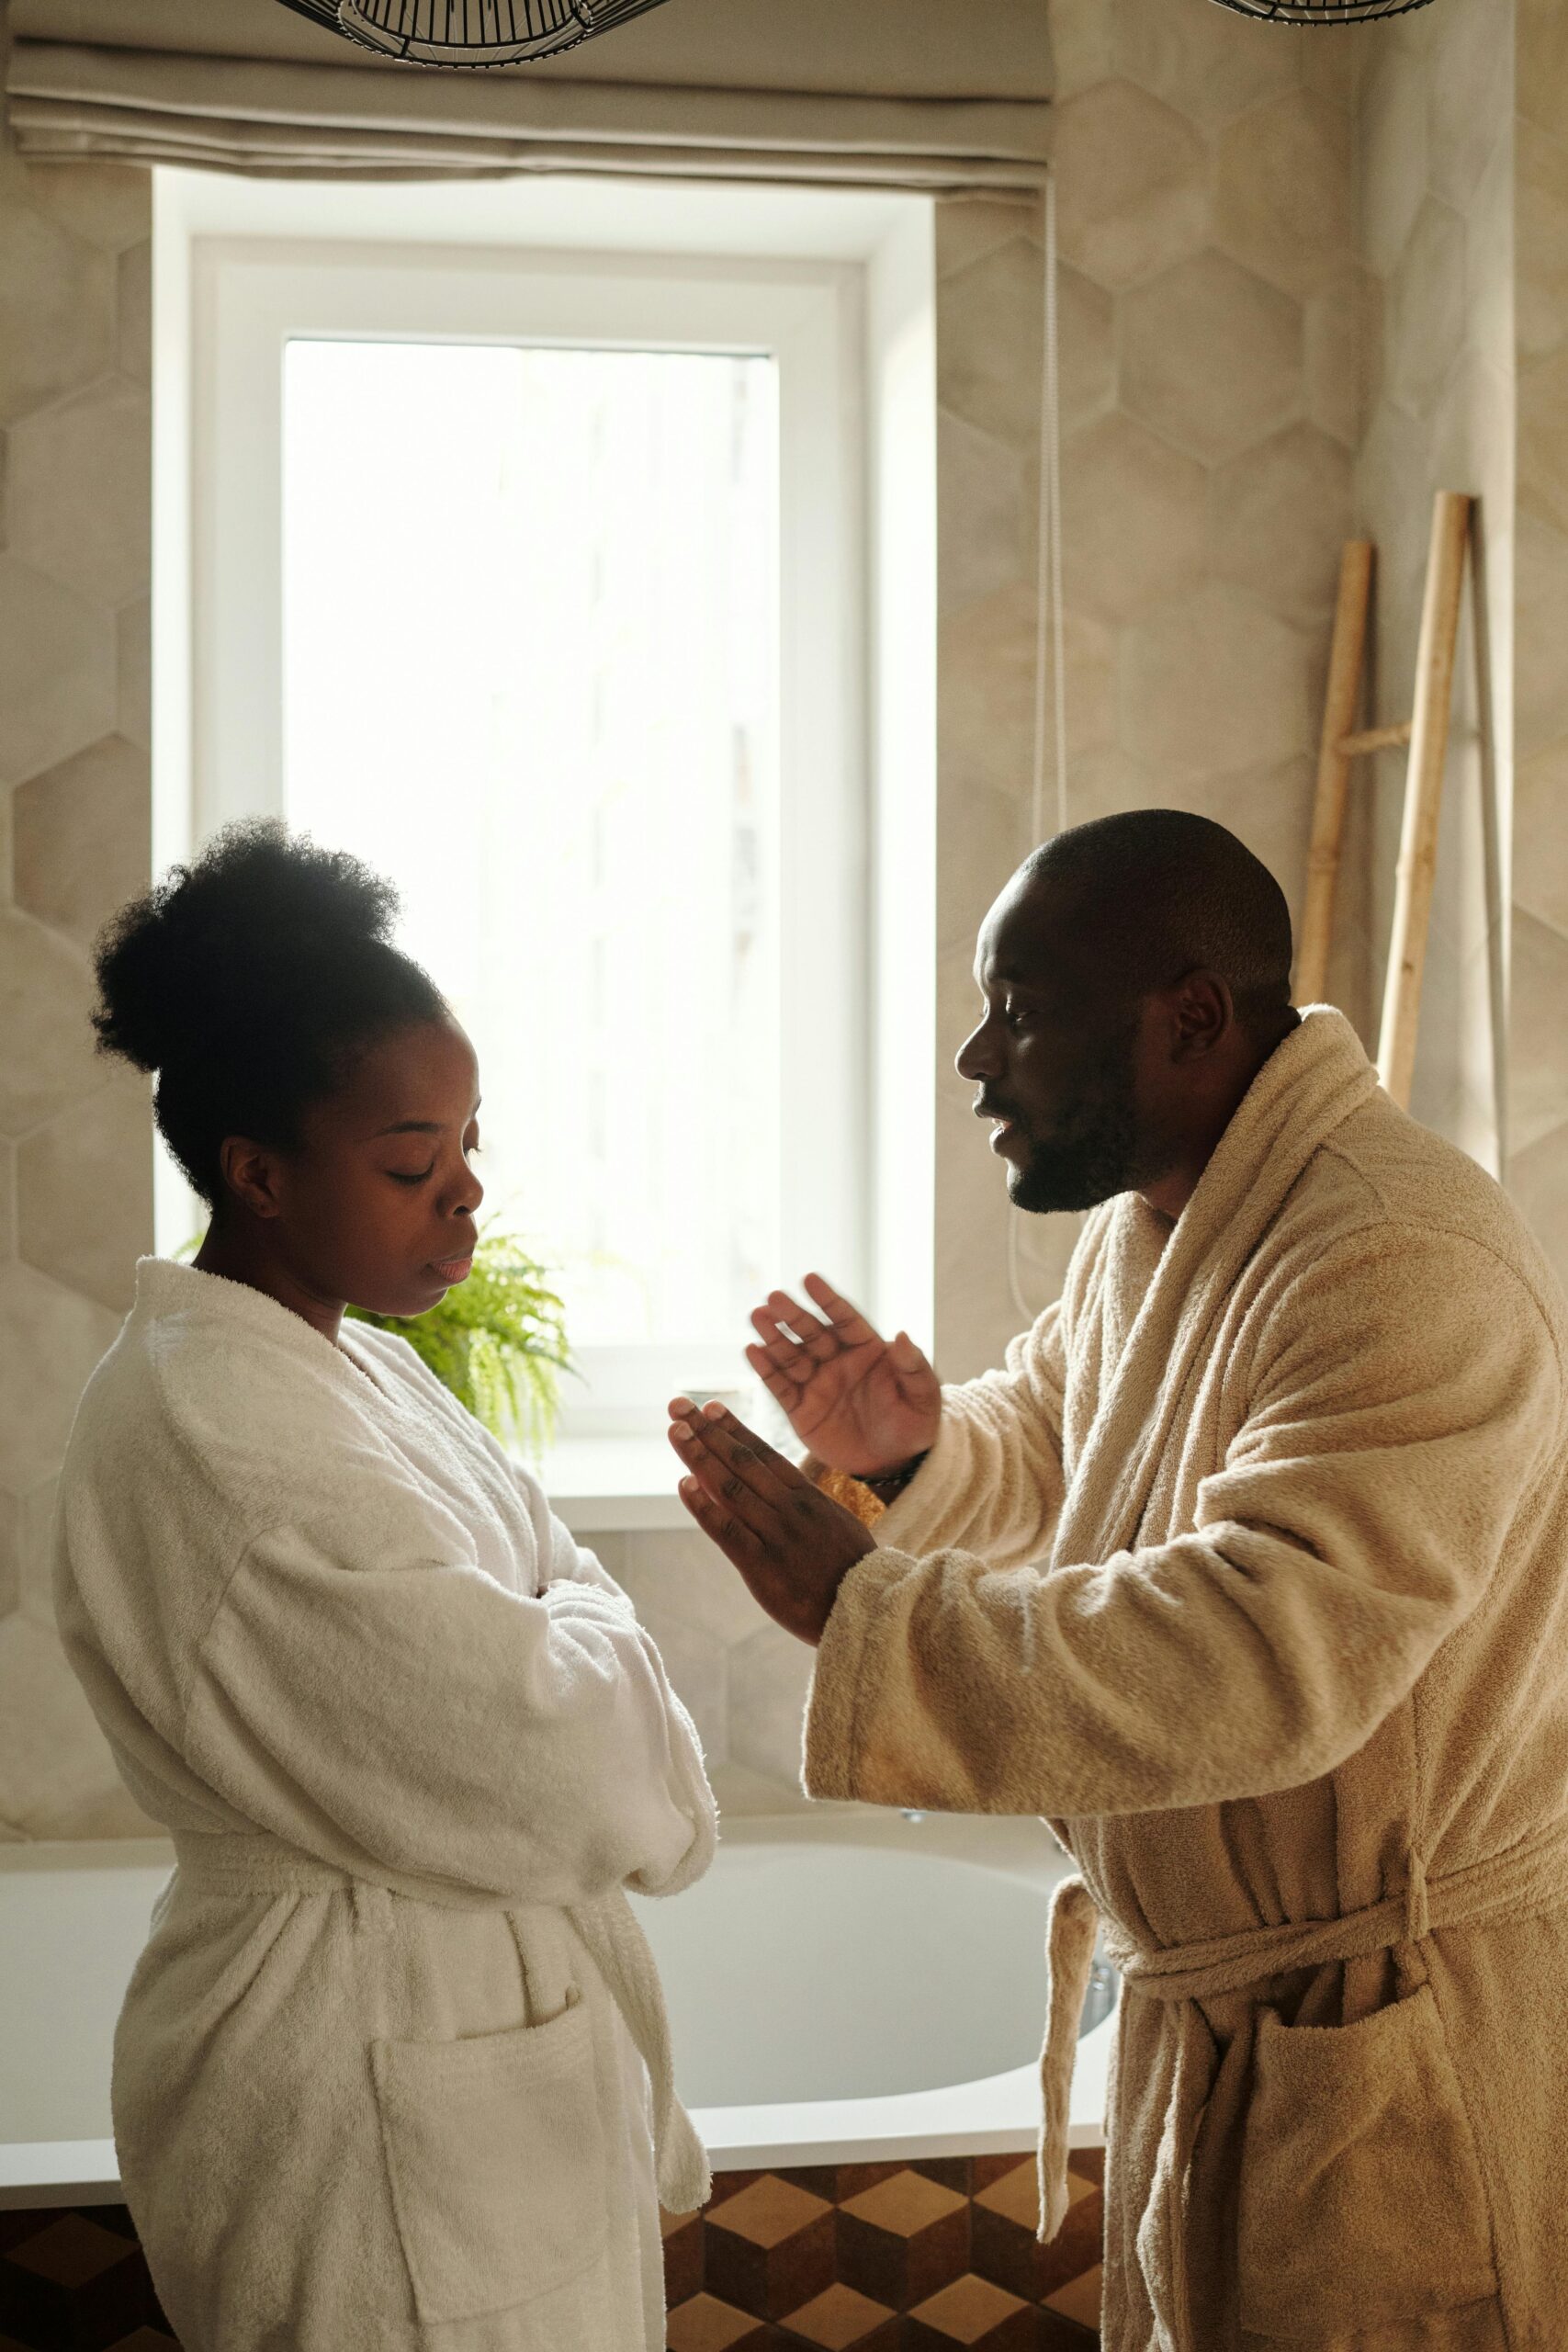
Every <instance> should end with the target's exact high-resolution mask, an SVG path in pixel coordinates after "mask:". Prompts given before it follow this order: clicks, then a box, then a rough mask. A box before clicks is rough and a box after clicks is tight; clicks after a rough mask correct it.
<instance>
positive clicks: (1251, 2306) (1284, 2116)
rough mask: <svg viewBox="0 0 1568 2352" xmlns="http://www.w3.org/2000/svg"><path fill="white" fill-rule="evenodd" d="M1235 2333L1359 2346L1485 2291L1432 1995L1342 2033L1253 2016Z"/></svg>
mask: <svg viewBox="0 0 1568 2352" xmlns="http://www.w3.org/2000/svg"><path fill="white" fill-rule="evenodd" d="M1236 2262H1237V2272H1238V2286H1239V2299H1240V2318H1241V2324H1242V2326H1243V2327H1244V2328H1245V2329H1247V2330H1249V2331H1250V2332H1252V2333H1253V2334H1255V2335H1264V2336H1273V2337H1275V2338H1277V2339H1278V2340H1279V2341H1280V2342H1281V2343H1286V2344H1292V2343H1295V2344H1319V2343H1321V2342H1323V2340H1324V2339H1325V2337H1328V2336H1338V2335H1359V2334H1361V2333H1362V2332H1364V2331H1370V2330H1371V2329H1373V2328H1376V2327H1379V2326H1382V2325H1384V2324H1390V2323H1393V2322H1394V2321H1399V2320H1409V2319H1416V2318H1420V2317H1421V2316H1423V2315H1424V2314H1426V2313H1427V2312H1444V2311H1451V2310H1453V2309H1454V2308H1455V2307H1456V2305H1458V2304H1461V2303H1468V2302H1474V2301H1480V2300H1482V2299H1483V2298H1485V2297H1487V2296H1491V2295H1495V2293H1496V2291H1497V2279H1496V2273H1495V2268H1494V2266H1493V2260H1492V2233H1491V2226H1490V2222H1489V2218H1488V2213H1487V2206H1486V2196H1485V2191H1484V2189H1483V2185H1482V2179H1481V2167H1480V2165H1479V2163H1478V2161H1477V2158H1476V2154H1475V2143H1474V2140H1473V2138H1472V2132H1471V2128H1470V2123H1469V2120H1468V2118H1467V2117H1466V2114H1465V2111H1464V2105H1463V2100H1462V2098H1461V2092H1460V2086H1459V2079H1458V2076H1457V2075H1455V2073H1454V2067H1453V2062H1452V2060H1451V2059H1450V2056H1449V2052H1448V2045H1447V2042H1446V2041H1445V2039H1444V2035H1443V2027H1442V2020H1441V2018H1439V2017H1438V2006H1437V2003H1436V2001H1435V2000H1434V1998H1433V1996H1432V1990H1431V1987H1430V1985H1422V1987H1421V1988H1420V1990H1419V1991H1418V1992H1416V1993H1413V1994H1411V1995H1409V1996H1407V1997H1406V1998H1405V1999H1404V2000H1401V2001H1396V2002H1394V2003H1393V2004H1392V2005H1391V2006H1390V2007H1387V2008H1384V2009H1380V2010H1378V2011H1377V2013H1376V2014H1375V2015H1374V2016H1372V2017H1370V2018H1362V2019H1360V2021H1359V2023H1357V2024H1355V2025H1347V2026H1287V2025H1285V2024H1284V2023H1283V2022H1282V2020H1281V2019H1280V2017H1279V2016H1278V2015H1277V2014H1276V2013H1275V2012H1274V2011H1272V2010H1266V2011H1265V2012H1264V2013H1263V2015H1262V2017H1261V2018H1260V2019H1259V2021H1258V2040H1257V2044H1256V2052H1255V2059H1254V2078H1253V2089H1252V2097H1251V2100H1250V2103H1249V2106H1248V2109H1247V2130H1246V2139H1245V2143H1244V2146H1243V2153H1242V2171H1241V2183H1240V2197H1239V2207H1238V2211H1237V2244H1236Z"/></svg>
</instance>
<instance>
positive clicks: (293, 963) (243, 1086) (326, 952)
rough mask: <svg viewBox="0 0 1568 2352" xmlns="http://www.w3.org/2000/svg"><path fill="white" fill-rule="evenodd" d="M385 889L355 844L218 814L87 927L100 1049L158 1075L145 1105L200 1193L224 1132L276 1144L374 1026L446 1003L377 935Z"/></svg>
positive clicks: (389, 1026) (388, 929)
mask: <svg viewBox="0 0 1568 2352" xmlns="http://www.w3.org/2000/svg"><path fill="white" fill-rule="evenodd" d="M397 912H398V899H397V893H396V891H395V890H394V889H393V888H392V887H391V885H390V883H389V882H384V881H383V880H382V879H381V877H380V876H378V875H376V874H373V873H372V872H371V871H370V869H369V867H368V866H367V865H361V864H360V863H359V860H358V859H357V858H354V857H349V856H347V855H346V854H344V852H342V851H340V850H327V849H318V848H317V846H316V844H315V843H314V842H310V841H305V840H298V841H295V840H290V838H289V836H288V832H287V831H285V829H284V828H283V826H282V825H280V824H276V823H265V822H261V823H255V824H248V825H231V826H230V827H229V828H228V829H227V831H224V832H221V833H220V834H219V835H218V837H217V839H216V840H215V841H213V842H210V843H209V846H208V847H207V848H206V849H204V850H203V851H202V853H201V854H200V856H199V857H197V858H193V859H192V861H191V863H190V864H189V865H176V866H175V867H174V868H173V870H172V871H171V872H170V873H169V874H168V875H166V876H165V877H164V880H163V881H162V882H160V883H159V884H158V886H157V888H155V889H153V890H150V891H149V892H148V894H147V896H146V897H145V898H144V899H136V900H134V901H133V902H132V904H131V905H130V906H128V907H123V908H122V909H121V910H120V911H119V913H118V915H117V916H116V917H115V919H114V921H113V922H111V923H110V924H109V926H108V928H107V930H106V931H105V933H103V936H102V937H101V938H100V940H99V941H98V944H97V949H96V956H95V962H96V967H97V975H98V999H99V1001H98V1008H97V1011H96V1012H95V1013H94V1015H93V1025H94V1027H95V1028H96V1031H97V1033H98V1043H99V1046H101V1047H102V1049H103V1051H104V1052H105V1053H109V1054H121V1055H123V1056H124V1057H125V1059H126V1060H127V1061H130V1062H134V1063H135V1065H136V1067H137V1069H144V1070H155V1071H156V1072H157V1076H158V1084H157V1092H156V1095H155V1097H154V1105H153V1107H154V1112H155V1114H156V1117H157V1121H158V1125H159V1128H160V1129H161V1131H162V1133H163V1136H164V1141H165V1143H167V1145H168V1147H169V1148H170V1150H171V1151H172V1152H173V1153H174V1155H175V1159H177V1160H178V1161H179V1163H180V1165H181V1167H182V1168H183V1169H184V1170H185V1171H186V1175H187V1176H188V1177H189V1178H190V1181H191V1182H192V1183H193V1184H194V1185H195V1187H196V1189H197V1192H198V1193H200V1194H201V1195H202V1197H203V1199H204V1200H206V1201H207V1202H209V1204H212V1205H213V1206H214V1207H215V1208H216V1207H217V1205H218V1204H220V1201H221V1200H222V1197H223V1188H224V1177H223V1172H222V1146H223V1141H224V1138H225V1136H248V1137H250V1138H251V1139H252V1140H253V1141H255V1142H258V1143H266V1144H270V1145H275V1146H276V1147H277V1148H280V1149H283V1150H289V1149H292V1148H295V1147H296V1146H297V1144H298V1143H299V1137H300V1135H301V1132H302V1128H301V1121H302V1118H303V1114H304V1111H305V1107H306V1105H307V1104H309V1103H312V1102H314V1101H317V1100H319V1099H320V1098H321V1096H323V1095H326V1094H330V1093H331V1092H332V1091H333V1090H334V1089H335V1088H336V1087H337V1086H339V1085H340V1084H341V1083H342V1082H343V1081H344V1079H345V1077H346V1076H347V1074H348V1072H349V1070H350V1069H351V1067H352V1065H353V1063H354V1060H355V1057H356V1055H358V1054H359V1053H361V1052H362V1051H363V1050H364V1049H365V1048H366V1047H367V1046H369V1045H370V1044H371V1043H372V1042H373V1041H374V1040H375V1039H376V1038H378V1037H380V1036H382V1035H386V1034H388V1033H389V1032H390V1031H392V1030H395V1029H397V1028H399V1027H400V1026H403V1025H405V1024H407V1023H414V1022H421V1021H432V1020H435V1019H438V1018H440V1017H441V1015H442V1014H443V1013H444V1012H446V1006H445V1004H444V1002H443V1000H442V996H441V991H440V990H439V989H437V988H436V986H435V984H434V981H433V980H432V979H431V978H430V975H429V974H428V973H427V972H425V971H423V970H422V969H421V968H420V967H419V965H417V964H416V963H414V962H413V961H412V958H411V957H409V956H405V955H403V954H402V953H401V951H400V949H399V948H398V947H397V946H395V945H394V944H393V941H392V936H391V933H392V925H393V922H395V920H396V918H397Z"/></svg>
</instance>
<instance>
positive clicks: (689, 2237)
mask: <svg viewBox="0 0 1568 2352" xmlns="http://www.w3.org/2000/svg"><path fill="white" fill-rule="evenodd" d="M659 2233H660V2237H661V2239H662V2240H663V2245H664V2300H665V2301H666V2303H668V2304H670V2305H671V2306H673V2305H674V2304H676V2303H686V2302H690V2301H691V2299H692V2297H693V2296H694V2295H696V2294H700V2293H701V2291H702V2288H703V2246H704V2239H703V2217H702V2215H701V2214H700V2213H667V2212H666V2211H664V2209H663V2207H662V2206H660V2209H659Z"/></svg>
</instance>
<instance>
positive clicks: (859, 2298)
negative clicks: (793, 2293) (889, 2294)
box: [784, 2280, 898, 2352]
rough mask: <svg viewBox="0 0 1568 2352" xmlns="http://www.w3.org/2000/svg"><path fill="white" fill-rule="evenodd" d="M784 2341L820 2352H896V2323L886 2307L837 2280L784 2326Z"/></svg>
mask: <svg viewBox="0 0 1568 2352" xmlns="http://www.w3.org/2000/svg"><path fill="white" fill-rule="evenodd" d="M784 2337H785V2339H786V2341H788V2342H791V2343H794V2342H796V2341H804V2342H805V2343H807V2344H813V2345H819V2346H822V2352H897V2342H898V2319H897V2312H890V2311H889V2310H888V2308H887V2306H886V2303H876V2302H873V2301H872V2300H871V2297H870V2296H869V2295H861V2294H857V2293H856V2291H855V2290H854V2289H853V2288H852V2287H846V2286H845V2285H844V2284H843V2282H842V2281H841V2280H836V2281H835V2282H834V2284H833V2285H832V2286H831V2287H829V2288H826V2289H825V2290H823V2292H822V2293H821V2294H820V2295H818V2296H817V2297H816V2298H815V2299H814V2300H813V2301H811V2302H809V2303H807V2304H806V2306H805V2307H804V2309H802V2310H800V2311H797V2312H790V2313H789V2315H788V2318H787V2319H786V2321H785V2323H784Z"/></svg>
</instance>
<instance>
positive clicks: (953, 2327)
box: [908, 2271, 1038, 2352]
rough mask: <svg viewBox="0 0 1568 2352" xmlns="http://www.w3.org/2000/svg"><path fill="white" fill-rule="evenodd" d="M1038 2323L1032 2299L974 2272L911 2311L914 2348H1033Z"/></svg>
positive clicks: (919, 2351) (1001, 2351) (1011, 2351)
mask: <svg viewBox="0 0 1568 2352" xmlns="http://www.w3.org/2000/svg"><path fill="white" fill-rule="evenodd" d="M1037 2322H1038V2313H1037V2312H1036V2310H1035V2307H1034V2305H1033V2304H1032V2303H1026V2302H1023V2301H1021V2300H1020V2298H1019V2297H1018V2296H1017V2295H1010V2294H1009V2293H1008V2291H1007V2290H1006V2288H1005V2287H998V2286H995V2285H993V2284H992V2282H991V2280H990V2279H988V2278H976V2276H975V2274H974V2272H973V2271H969V2272H966V2273H965V2274H964V2277H963V2278H955V2279H954V2280H953V2283H952V2285H951V2286H948V2287H944V2288H943V2289H942V2292H941V2293H940V2294H938V2295H932V2296H931V2298H930V2299H929V2300H928V2301H925V2302H923V2303H920V2304H919V2305H918V2306H917V2308H916V2309H915V2310H914V2311H912V2312H910V2313H909V2317H908V2342H909V2346H910V2352H953V2346H954V2345H957V2344H961V2345H963V2346H965V2347H966V2352H968V2347H975V2352H1034V2339H1035V2336H1036V2334H1037V2333H1038V2327H1037Z"/></svg>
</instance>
